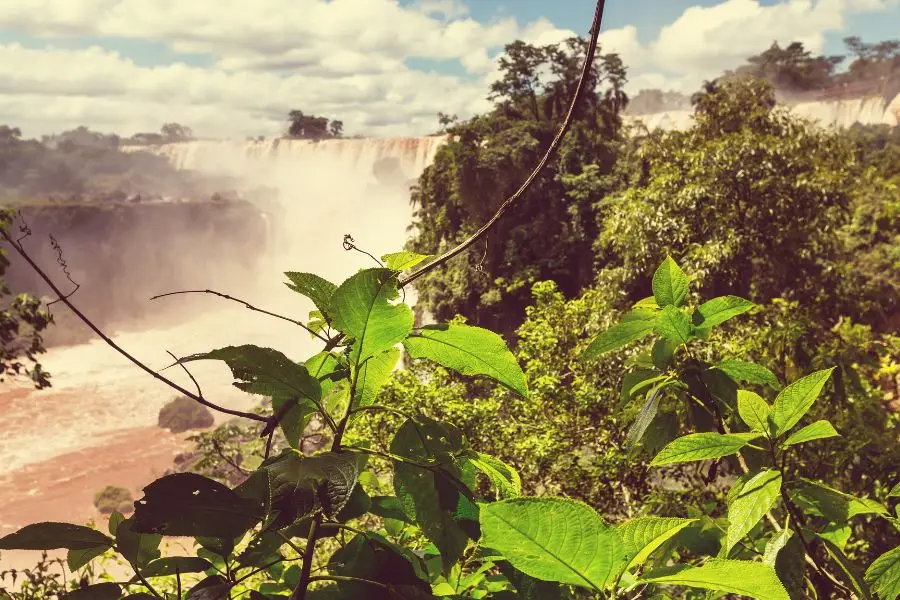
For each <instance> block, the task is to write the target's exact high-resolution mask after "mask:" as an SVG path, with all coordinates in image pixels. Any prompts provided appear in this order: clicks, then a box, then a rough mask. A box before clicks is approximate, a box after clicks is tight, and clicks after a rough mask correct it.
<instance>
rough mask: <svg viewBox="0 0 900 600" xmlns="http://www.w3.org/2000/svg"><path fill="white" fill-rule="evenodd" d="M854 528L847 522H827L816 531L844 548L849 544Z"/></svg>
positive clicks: (823, 537)
mask: <svg viewBox="0 0 900 600" xmlns="http://www.w3.org/2000/svg"><path fill="white" fill-rule="evenodd" d="M852 533H853V530H852V529H851V528H850V525H848V524H847V523H826V524H825V525H823V526H822V528H821V529H819V530H818V531H817V532H816V535H818V536H819V537H820V538H822V539H823V540H828V541H829V542H831V543H832V544H834V545H835V546H837V547H838V549H840V550H842V551H843V549H844V548H845V547H846V546H847V542H848V541H849V540H850V535H851V534H852Z"/></svg>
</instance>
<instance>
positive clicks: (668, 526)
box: [616, 517, 697, 569]
mask: <svg viewBox="0 0 900 600" xmlns="http://www.w3.org/2000/svg"><path fill="white" fill-rule="evenodd" d="M696 521H697V519H678V518H674V517H637V518H635V519H629V520H628V521H625V522H624V523H622V524H621V525H617V526H616V531H618V532H619V537H620V538H622V541H623V542H624V544H625V553H626V554H627V555H628V556H629V557H631V562H629V563H628V568H629V569H631V568H633V567H637V566H639V565H642V564H644V561H646V560H647V559H648V558H649V557H650V555H651V554H653V552H654V551H655V550H656V549H657V548H659V547H660V546H662V545H663V544H664V543H665V542H666V541H668V540H669V539H670V538H672V537H673V536H675V535H676V534H677V533H678V532H679V531H681V530H682V529H684V528H685V527H687V526H688V525H690V524H691V523H695V522H696Z"/></svg>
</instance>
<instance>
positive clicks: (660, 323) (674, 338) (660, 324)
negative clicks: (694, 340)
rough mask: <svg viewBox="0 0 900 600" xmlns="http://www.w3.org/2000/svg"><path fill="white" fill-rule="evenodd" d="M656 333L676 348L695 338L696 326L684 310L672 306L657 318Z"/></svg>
mask: <svg viewBox="0 0 900 600" xmlns="http://www.w3.org/2000/svg"><path fill="white" fill-rule="evenodd" d="M656 332H657V333H658V334H659V335H661V336H663V337H664V338H666V339H667V340H669V341H670V342H672V343H673V344H675V345H676V346H681V345H684V344H687V343H688V341H689V340H690V339H691V337H693V335H694V326H693V325H691V319H690V317H688V316H687V315H686V314H684V311H683V310H681V309H680V308H677V307H675V306H673V305H671V304H670V305H668V306H666V307H665V308H663V309H662V312H661V313H660V314H659V317H657V319H656Z"/></svg>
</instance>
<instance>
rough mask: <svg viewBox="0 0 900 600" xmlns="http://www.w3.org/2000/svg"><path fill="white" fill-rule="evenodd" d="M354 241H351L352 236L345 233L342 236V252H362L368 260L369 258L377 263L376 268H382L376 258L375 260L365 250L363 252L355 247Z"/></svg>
mask: <svg viewBox="0 0 900 600" xmlns="http://www.w3.org/2000/svg"><path fill="white" fill-rule="evenodd" d="M355 241H356V240H354V239H353V236H352V235H350V234H349V233H345V234H344V243H343V245H344V250H346V251H348V252H349V251H350V250H356V251H357V252H362V253H363V254H365V255H366V256H368V257H369V258H371V259H372V260H374V261H375V262H376V263H378V266H379V267H384V263H382V262H381V261H380V260H378V259H377V258H375V257H374V256H373V255H372V254H369V253H368V252H366V251H365V250H363V249H362V248H360V247H359V246H357V245H356V244H355Z"/></svg>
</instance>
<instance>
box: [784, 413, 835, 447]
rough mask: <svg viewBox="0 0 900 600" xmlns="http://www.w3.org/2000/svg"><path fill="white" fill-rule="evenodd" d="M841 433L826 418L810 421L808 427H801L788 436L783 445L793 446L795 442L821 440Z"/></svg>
mask: <svg viewBox="0 0 900 600" xmlns="http://www.w3.org/2000/svg"><path fill="white" fill-rule="evenodd" d="M839 435H840V434H839V433H838V432H837V431H835V429H834V426H833V425H832V424H831V423H829V422H828V421H826V420H824V419H823V420H821V421H816V422H815V423H810V424H809V425H807V426H806V427H804V428H802V429H799V430H797V431H795V432H794V433H792V434H791V435H789V436H788V439H786V440H784V443H783V444H782V446H784V447H787V446H793V445H794V444H802V443H804V442H809V441H812V440H821V439H824V438H830V437H836V436H839Z"/></svg>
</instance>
